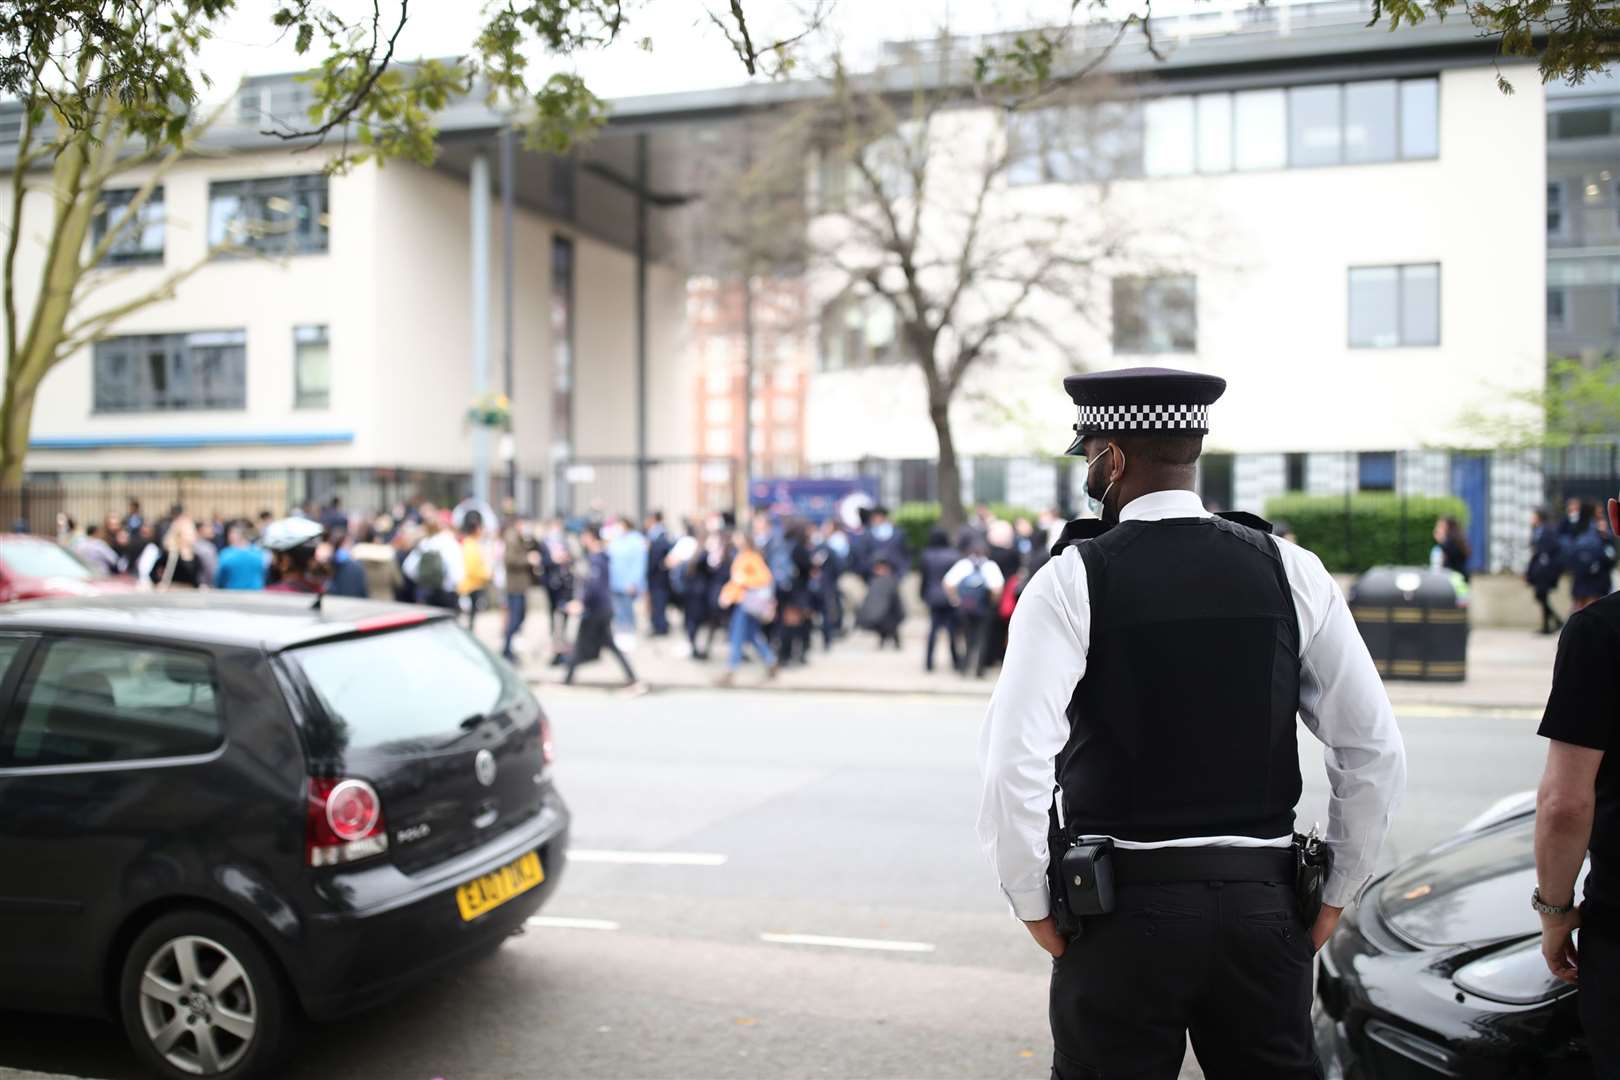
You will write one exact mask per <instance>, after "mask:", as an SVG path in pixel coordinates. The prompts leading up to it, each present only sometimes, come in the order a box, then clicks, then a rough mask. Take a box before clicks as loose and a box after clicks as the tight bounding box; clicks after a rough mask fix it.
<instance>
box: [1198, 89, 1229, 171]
mask: <svg viewBox="0 0 1620 1080" xmlns="http://www.w3.org/2000/svg"><path fill="white" fill-rule="evenodd" d="M1198 171H1199V172H1204V173H1223V172H1231V171H1232V95H1231V94H1201V95H1200V96H1199V98H1198Z"/></svg>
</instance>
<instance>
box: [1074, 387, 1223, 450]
mask: <svg viewBox="0 0 1620 1080" xmlns="http://www.w3.org/2000/svg"><path fill="white" fill-rule="evenodd" d="M1063 389H1065V390H1067V391H1068V393H1069V397H1071V398H1072V399H1074V403H1075V405H1076V406H1078V407H1079V409H1080V418H1079V421H1078V422H1077V423H1076V424H1075V425H1074V442H1073V443H1072V444H1071V445H1070V446H1069V448H1068V449H1067V450H1065V451H1064V453H1066V454H1078V453H1080V452H1081V451H1080V442H1081V440H1082V439H1085V438H1086V437H1087V436H1090V435H1131V434H1143V435H1147V434H1154V433H1159V434H1166V435H1208V434H1209V407H1210V405H1212V404H1214V402H1215V400H1216V399H1217V398H1219V397H1220V396H1221V395H1222V394H1223V393H1225V392H1226V380H1225V379H1222V378H1220V377H1218V376H1215V375H1200V374H1198V373H1197V372H1195V371H1176V370H1174V369H1172V368H1158V367H1136V368H1120V369H1119V370H1117V371H1098V372H1093V373H1090V374H1086V375H1070V376H1068V377H1067V378H1065V379H1064V380H1063Z"/></svg>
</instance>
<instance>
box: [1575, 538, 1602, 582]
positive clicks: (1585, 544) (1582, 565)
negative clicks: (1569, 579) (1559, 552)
mask: <svg viewBox="0 0 1620 1080" xmlns="http://www.w3.org/2000/svg"><path fill="white" fill-rule="evenodd" d="M1604 546H1605V545H1604V543H1603V537H1601V536H1599V535H1598V531H1597V530H1596V529H1587V530H1586V531H1585V532H1583V533H1580V534H1579V535H1577V536H1576V537H1575V539H1574V540H1572V541H1570V545H1569V557H1568V562H1569V566H1570V569H1571V570H1573V571H1574V572H1575V573H1576V574H1580V575H1583V576H1586V577H1597V576H1599V575H1601V574H1602V573H1603V563H1604V562H1605V559H1604V556H1605V554H1606V552H1605V551H1604Z"/></svg>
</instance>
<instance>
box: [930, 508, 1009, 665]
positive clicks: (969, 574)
mask: <svg viewBox="0 0 1620 1080" xmlns="http://www.w3.org/2000/svg"><path fill="white" fill-rule="evenodd" d="M941 584H942V585H943V586H944V587H945V596H946V597H947V598H948V599H949V600H950V602H951V606H952V607H953V608H955V609H956V618H957V623H958V625H959V627H960V629H961V632H962V646H963V648H962V663H961V665H960V666H959V667H958V668H957V670H958V671H960V672H961V673H962V674H963V675H968V674H971V675H972V676H973V677H974V678H976V679H977V678H983V677H984V669H985V666H986V665H985V662H986V661H987V660H988V659H989V655H988V653H989V649H988V645H989V638H990V625H991V620H992V619H994V618H995V614H996V604H997V603H998V602H999V601H1000V600H1001V590H1002V589H1003V588H1004V587H1005V586H1006V584H1007V579H1006V577H1005V576H1004V575H1003V574H1002V572H1001V567H999V566H997V565H996V564H995V563H994V562H993V561H991V559H990V550H989V548H988V547H986V545H985V543H984V541H983V540H974V541H972V542H971V543H970V544H969V545H968V553H967V554H966V555H965V556H963V557H962V558H960V559H958V560H957V561H956V562H955V563H954V564H953V565H952V566H951V568H950V569H949V570H947V571H945V578H944V580H943V581H942V582H941Z"/></svg>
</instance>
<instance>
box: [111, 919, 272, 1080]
mask: <svg viewBox="0 0 1620 1080" xmlns="http://www.w3.org/2000/svg"><path fill="white" fill-rule="evenodd" d="M140 995H141V998H140V1001H141V1023H142V1025H143V1027H144V1028H145V1029H146V1036H147V1038H148V1039H150V1040H151V1042H152V1046H153V1048H154V1049H155V1050H157V1052H158V1053H159V1054H162V1055H163V1058H164V1059H165V1060H166V1061H167V1062H168V1063H169V1064H170V1065H172V1066H174V1067H175V1068H176V1069H179V1070H180V1071H182V1072H186V1073H191V1074H193V1075H195V1076H217V1075H219V1074H220V1073H223V1072H227V1071H229V1070H230V1069H231V1068H232V1067H234V1066H235V1065H236V1064H237V1063H238V1062H240V1061H241V1060H242V1058H243V1056H244V1055H246V1054H247V1052H248V1049H249V1047H251V1046H252V1044H253V1033H254V1031H255V1029H256V1028H257V1026H258V1015H259V1014H258V1002H257V1000H256V998H255V996H254V992H253V983H252V980H250V979H249V978H248V974H247V970H246V969H245V968H244V967H243V966H242V963H241V961H239V960H238V959H237V958H236V957H235V956H234V955H232V954H231V951H230V950H229V949H227V948H226V947H225V946H223V945H221V944H220V943H219V942H217V941H214V940H212V939H210V938H206V937H200V936H198V935H194V934H188V935H186V936H183V937H177V938H174V939H173V940H171V941H168V942H166V943H165V944H163V945H162V946H161V947H160V948H158V950H157V951H156V952H154V953H153V954H152V958H151V959H150V960H148V961H147V963H146V968H145V970H144V971H143V972H142V974H141V985H140Z"/></svg>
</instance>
